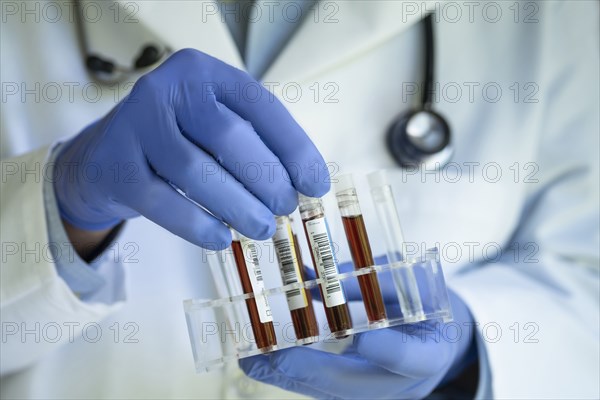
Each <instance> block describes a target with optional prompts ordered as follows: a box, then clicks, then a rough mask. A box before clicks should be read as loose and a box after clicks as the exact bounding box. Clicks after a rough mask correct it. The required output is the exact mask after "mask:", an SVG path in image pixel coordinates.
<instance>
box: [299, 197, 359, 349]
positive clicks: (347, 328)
mask: <svg viewBox="0 0 600 400" xmlns="http://www.w3.org/2000/svg"><path fill="white" fill-rule="evenodd" d="M298 201H299V203H300V216H301V218H302V224H303V225H304V233H305V234H306V240H307V241H308V244H309V246H310V251H311V256H312V260H313V264H314V266H315V272H316V274H317V277H319V278H322V279H323V280H324V281H325V283H324V284H322V285H319V289H320V290H321V297H322V298H323V306H324V307H325V315H326V317H327V323H328V324H329V329H330V330H331V332H332V333H333V335H334V336H335V337H337V338H344V337H346V336H348V335H349V334H350V333H352V319H351V318H350V311H349V310H348V303H347V301H346V295H345V294H344V290H343V288H342V283H341V282H340V281H339V279H337V278H336V275H337V274H339V269H338V266H337V261H336V259H335V257H334V254H333V248H332V245H331V236H330V234H329V228H328V226H327V220H326V219H325V211H324V209H323V203H322V201H321V199H319V198H314V197H307V196H304V195H302V194H299V195H298Z"/></svg>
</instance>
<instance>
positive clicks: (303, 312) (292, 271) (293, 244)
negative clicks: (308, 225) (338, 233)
mask: <svg viewBox="0 0 600 400" xmlns="http://www.w3.org/2000/svg"><path fill="white" fill-rule="evenodd" d="M275 222H276V230H275V235H274V236H273V244H274V245H275V251H276V253H277V260H278V262H279V272H280V273H281V279H282V281H283V284H284V285H289V284H292V283H303V282H304V281H305V277H304V265H303V264H302V258H301V256H300V251H299V249H298V240H297V238H296V235H295V234H294V233H293V231H292V226H291V223H290V218H289V217H287V216H279V217H276V218H275ZM285 295H286V299H287V303H288V307H289V309H290V314H291V315H292V323H293V324H294V331H295V333H296V338H297V343H298V344H310V343H314V342H316V341H318V340H319V325H318V324H317V317H316V316H315V310H314V309H313V305H312V296H311V294H310V291H307V290H306V289H304V288H298V289H293V290H289V291H287V292H286V293H285Z"/></svg>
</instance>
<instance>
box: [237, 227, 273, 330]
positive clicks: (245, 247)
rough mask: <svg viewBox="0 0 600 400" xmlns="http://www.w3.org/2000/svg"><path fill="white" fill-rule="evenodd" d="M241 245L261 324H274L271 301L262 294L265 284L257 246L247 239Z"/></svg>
mask: <svg viewBox="0 0 600 400" xmlns="http://www.w3.org/2000/svg"><path fill="white" fill-rule="evenodd" d="M240 243H241V245H242V251H243V252H244V259H245V260H246V267H247V268H248V277H250V283H251V284H252V291H253V292H254V299H255V300H256V308H257V309H258V317H259V318H260V322H262V323H265V322H273V313H272V312H271V307H270V306H269V301H268V300H267V297H266V296H264V295H263V294H261V293H262V291H263V290H264V289H265V284H264V282H263V276H262V271H261V269H260V264H259V263H258V252H257V251H256V244H255V243H254V242H253V241H251V240H250V239H248V238H245V237H244V238H241V240H240Z"/></svg>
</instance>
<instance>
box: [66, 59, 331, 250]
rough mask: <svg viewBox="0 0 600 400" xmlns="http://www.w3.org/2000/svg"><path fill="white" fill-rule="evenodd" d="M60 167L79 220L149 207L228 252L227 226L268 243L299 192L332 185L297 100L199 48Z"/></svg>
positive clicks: (141, 87) (135, 93)
mask: <svg viewBox="0 0 600 400" xmlns="http://www.w3.org/2000/svg"><path fill="white" fill-rule="evenodd" d="M57 166H58V168H59V171H62V172H63V173H62V174H61V175H60V178H59V179H56V180H55V182H54V188H55V193H56V195H57V200H58V204H59V208H60V212H61V216H62V217H63V218H64V219H66V220H67V221H68V222H69V223H71V224H72V225H74V226H76V227H79V228H81V229H86V230H99V229H105V228H109V227H112V226H114V225H116V224H118V223H119V222H120V221H122V220H123V219H127V218H132V217H135V216H138V215H140V214H141V215H143V216H145V217H147V218H148V219H150V220H152V221H154V222H155V223H157V224H159V225H161V226H163V227H164V228H166V229H168V230H170V231H171V232H173V233H174V234H176V235H179V236H181V237H183V238H184V239H186V240H188V241H190V242H192V243H195V244H197V245H200V246H203V247H208V248H217V249H221V248H224V247H226V246H227V245H228V244H229V243H230V239H231V237H230V233H229V230H228V228H227V227H226V226H225V225H224V224H223V223H222V221H223V222H226V223H228V224H230V225H231V226H232V227H234V228H235V229H236V230H238V231H239V232H241V233H242V234H244V235H246V236H248V237H251V238H254V239H267V238H269V237H271V236H272V235H273V233H274V230H275V225H274V219H273V214H277V215H287V214H289V213H291V212H292V211H293V210H294V209H295V208H296V206H297V192H296V190H298V191H300V192H302V193H304V194H306V195H309V196H322V195H323V194H325V193H326V192H327V191H328V190H329V175H328V173H327V168H326V165H325V163H324V161H323V158H322V157H321V155H320V154H319V152H318V151H317V149H316V148H315V146H314V144H313V143H312V142H311V140H310V139H309V138H308V137H307V135H306V133H305V132H304V131H303V130H302V128H301V127H300V126H299V125H298V124H297V123H296V122H295V121H294V119H293V118H292V117H291V115H290V114H289V113H288V111H287V110H286V109H285V107H284V106H283V105H282V104H281V103H280V102H279V101H278V100H277V99H276V98H275V97H274V96H273V95H272V94H271V93H270V92H268V91H267V90H266V89H265V88H264V87H263V86H261V85H260V84H259V83H257V82H256V81H255V80H254V79H252V78H251V77H250V76H249V75H248V74H247V73H245V72H243V71H241V70H238V69H236V68H233V67H231V66H230V65H227V64H225V63H223V62H222V61H219V60H217V59H215V58H213V57H210V56H208V55H206V54H203V53H201V52H199V51H196V50H190V49H186V50H182V51H179V52H177V53H175V54H173V55H172V56H171V57H170V58H169V59H168V60H166V61H165V62H164V63H163V64H162V65H161V66H159V67H158V68H157V69H156V70H154V71H152V72H150V73H148V74H147V75H145V76H143V77H142V78H140V79H139V80H138V81H137V82H136V84H135V86H134V88H133V90H132V92H131V93H130V94H129V96H127V98H125V99H124V100H123V101H122V102H121V103H119V104H118V105H117V106H116V107H115V108H114V109H113V110H112V111H111V112H110V113H109V114H108V115H107V116H105V117H104V118H102V119H101V120H99V121H97V122H95V123H94V124H92V125H90V126H89V127H87V128H86V129H85V130H84V131H83V132H81V133H80V134H79V135H78V136H76V137H75V138H74V139H72V140H71V141H70V142H69V143H68V144H67V145H66V146H65V149H64V150H63V151H61V154H59V156H58V158H57ZM66 171H68V172H69V173H65V172H66ZM176 189H178V190H180V191H181V192H183V193H185V195H186V196H187V197H188V198H186V197H184V196H182V195H181V194H180V193H178V191H177V190H176ZM189 199H191V200H193V201H194V202H195V203H198V204H200V205H201V206H202V207H204V208H205V209H206V210H208V211H209V212H210V213H209V212H206V211H205V210H203V209H202V208H201V207H198V205H197V204H194V203H193V202H192V201H190V200H189ZM211 214H212V215H211Z"/></svg>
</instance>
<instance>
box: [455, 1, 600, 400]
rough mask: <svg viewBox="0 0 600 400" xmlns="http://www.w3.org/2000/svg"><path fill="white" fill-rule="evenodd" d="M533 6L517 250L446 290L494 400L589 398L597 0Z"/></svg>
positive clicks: (594, 345)
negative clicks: (536, 41) (528, 160)
mask: <svg viewBox="0 0 600 400" xmlns="http://www.w3.org/2000/svg"><path fill="white" fill-rule="evenodd" d="M590 8H591V9H590ZM542 11H543V14H541V15H540V23H542V24H543V27H542V28H543V29H545V31H544V32H543V34H544V36H543V37H544V38H545V39H544V41H543V45H542V48H540V49H539V51H541V52H542V57H541V62H543V65H542V66H541V67H543V68H541V71H542V72H541V73H540V81H539V87H540V91H543V93H542V95H543V100H541V102H542V104H543V109H542V115H541V118H539V120H540V121H542V122H540V126H539V129H540V132H541V134H540V140H539V146H538V151H537V157H536V160H535V161H536V164H537V166H538V167H539V173H538V174H537V176H536V179H539V183H535V184H528V185H530V186H529V187H528V188H527V201H526V204H525V207H524V208H523V210H522V217H521V222H520V225H519V226H518V227H517V229H516V231H515V233H514V236H513V238H512V240H511V243H510V244H508V245H507V247H509V246H515V245H513V243H518V245H519V246H518V247H517V248H518V249H519V250H518V251H517V250H513V249H511V250H510V251H508V249H506V252H505V253H504V256H503V257H502V258H501V259H500V260H499V262H491V263H487V264H485V265H481V266H477V267H471V268H470V269H467V270H465V271H463V272H462V273H461V274H459V275H458V276H455V277H454V279H453V280H452V282H451V286H452V287H453V289H454V290H456V291H457V292H458V293H459V295H460V296H461V297H462V298H463V299H464V300H465V301H466V303H467V304H468V305H469V307H470V309H471V310H472V313H473V315H474V318H475V320H476V322H477V324H478V326H477V327H476V331H477V334H478V343H479V346H480V348H481V349H482V350H483V351H484V355H485V357H486V358H487V363H489V367H490V370H489V371H487V372H490V373H491V380H492V385H491V386H492V392H493V395H494V397H495V398H503V399H505V398H563V399H565V398H579V399H583V398H594V399H597V398H600V393H599V390H600V389H599V387H598V376H600V368H599V363H598V359H599V357H600V345H599V330H598V329H599V325H600V321H599V318H600V317H599V311H598V304H599V302H600V300H599V287H598V285H599V279H598V273H599V268H600V256H599V254H598V252H599V249H600V228H599V219H600V216H599V209H598V204H599V203H600V196H599V188H598V182H599V179H600V178H599V173H598V171H599V167H598V163H599V154H598V152H599V148H600V144H599V142H598V141H599V137H598V136H599V135H598V133H599V132H600V126H599V120H598V113H599V111H598V110H600V100H599V93H598V90H597V89H598V71H599V70H600V67H599V61H598V60H599V54H598V53H599V52H598V49H599V47H600V46H599V43H598V25H599V24H598V4H597V3H596V4H594V5H593V6H592V7H588V9H587V10H586V8H582V7H574V6H573V7H572V4H571V5H569V4H566V3H562V5H560V6H558V7H542ZM592 11H593V12H592ZM565 21H567V22H569V29H568V30H563V29H561V27H562V26H564V22H565ZM576 21H577V22H578V23H572V22H576ZM523 134H528V133H527V132H524V133H523ZM525 185H527V184H525ZM482 372H484V373H485V372H486V371H485V366H484V368H483V369H482Z"/></svg>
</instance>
